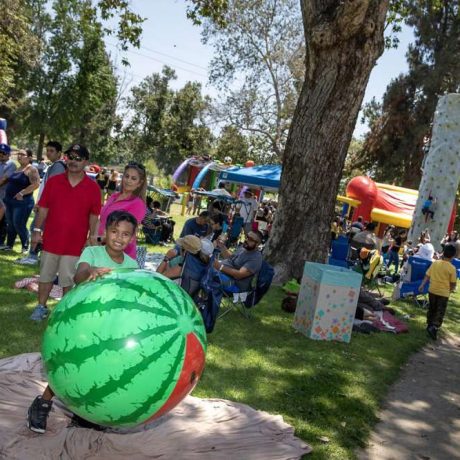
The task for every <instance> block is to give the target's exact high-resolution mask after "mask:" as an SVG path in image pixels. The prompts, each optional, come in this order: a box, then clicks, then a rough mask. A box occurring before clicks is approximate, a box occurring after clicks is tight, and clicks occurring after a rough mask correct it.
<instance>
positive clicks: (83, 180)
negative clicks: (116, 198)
mask: <svg viewBox="0 0 460 460" xmlns="http://www.w3.org/2000/svg"><path fill="white" fill-rule="evenodd" d="M65 153H66V155H67V162H66V163H67V171H66V172H65V173H63V174H59V175H57V176H54V177H51V178H50V179H49V180H48V181H47V183H46V186H45V188H44V189H43V193H42V195H41V198H40V201H39V202H38V215H37V218H36V221H35V227H34V229H33V233H32V246H33V247H34V246H36V245H37V243H39V242H43V252H42V257H41V261H40V282H39V289H38V305H37V307H36V308H35V310H34V311H33V313H32V316H31V317H30V319H32V320H34V321H41V320H42V319H44V318H46V316H47V315H48V313H49V311H48V308H47V306H46V303H47V301H48V297H49V294H50V292H51V288H52V287H53V281H54V279H55V278H56V275H57V274H59V285H60V286H61V287H62V288H63V291H64V294H65V293H66V292H68V291H69V290H70V289H71V288H72V286H73V284H74V282H73V277H74V275H75V266H76V263H77V261H78V258H79V257H80V254H81V252H82V250H83V247H84V246H85V243H86V242H87V241H88V243H89V244H92V245H96V244H97V241H96V236H95V235H96V229H97V222H98V216H99V212H100V210H101V196H100V191H99V187H98V185H97V184H96V182H94V181H92V180H91V179H90V178H89V177H88V176H87V175H86V173H85V166H86V165H87V164H88V160H89V152H88V150H87V149H86V147H84V146H83V145H79V144H74V145H72V146H71V147H69V149H67V150H66V152H65ZM45 221H46V226H45V229H44V231H43V232H42V228H43V224H44V223H45ZM88 232H89V233H88ZM42 234H43V235H42ZM93 235H94V236H93Z"/></svg>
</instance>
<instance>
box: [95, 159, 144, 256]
mask: <svg viewBox="0 0 460 460" xmlns="http://www.w3.org/2000/svg"><path fill="white" fill-rule="evenodd" d="M146 190H147V181H146V173H145V167H144V165H142V164H140V163H136V162H135V161H132V162H130V163H128V164H127V165H126V166H125V170H124V172H123V177H122V179H121V190H120V192H115V193H114V194H112V195H110V196H109V198H107V202H106V203H105V205H104V206H103V207H102V209H101V216H100V222H99V228H98V231H97V235H98V238H99V242H103V241H104V238H103V235H104V234H105V222H106V220H107V216H108V215H109V214H111V213H112V212H113V211H126V212H129V213H130V214H132V215H133V216H134V217H135V218H136V220H137V224H138V225H140V223H141V222H142V220H143V219H144V217H145V214H146V212H147V207H146V204H145V193H146ZM125 252H126V254H128V256H130V257H132V258H133V259H136V236H135V235H134V238H133V240H131V241H130V243H129V244H128V246H127V247H126V249H125Z"/></svg>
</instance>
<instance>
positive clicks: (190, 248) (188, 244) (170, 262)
mask: <svg viewBox="0 0 460 460" xmlns="http://www.w3.org/2000/svg"><path fill="white" fill-rule="evenodd" d="M210 244H211V246H212V243H210ZM201 249H202V242H201V240H200V238H198V237H197V236H195V235H187V236H184V237H183V238H178V239H177V241H176V246H175V247H174V248H172V249H170V250H169V251H168V252H167V253H166V255H165V257H164V258H163V260H162V262H161V263H160V265H159V266H158V268H157V273H161V274H162V275H164V276H166V277H167V278H169V279H178V278H180V277H181V275H182V270H183V266H184V261H185V259H186V257H187V255H189V254H190V255H192V256H193V257H196V258H199V259H201V260H202V262H203V263H208V262H209V256H206V255H205V254H202V253H201Z"/></svg>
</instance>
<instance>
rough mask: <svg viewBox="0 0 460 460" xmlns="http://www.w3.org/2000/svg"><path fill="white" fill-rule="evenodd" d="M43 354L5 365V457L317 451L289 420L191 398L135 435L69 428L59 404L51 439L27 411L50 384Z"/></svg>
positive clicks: (257, 455) (258, 455) (78, 459)
mask: <svg viewBox="0 0 460 460" xmlns="http://www.w3.org/2000/svg"><path fill="white" fill-rule="evenodd" d="M44 380H45V379H44V376H43V375H42V367H41V359H40V355H39V354H38V353H28V354H23V355H18V356H14V357H11V358H6V359H2V360H0V458H1V459H18V460H28V459H33V460H40V459H46V460H52V459H62V460H67V459H75V460H86V459H110V460H116V459H123V460H126V459H128V460H141V459H152V458H155V459H192V460H193V459H245V460H246V459H247V460H252V459H264V460H270V459H297V458H300V457H301V456H302V455H304V454H307V453H309V452H310V451H311V448H310V447H309V446H308V445H307V444H305V443H304V442H303V441H301V440H300V439H298V438H296V437H294V430H293V428H292V427H290V426H289V425H287V424H286V423H284V422H283V420H282V417H281V416H274V415H270V414H268V413H266V412H260V411H256V410H254V409H252V408H250V407H249V406H246V405H243V404H237V403H233V402H231V401H225V400H219V399H199V398H194V397H192V396H188V397H187V398H186V399H185V400H184V401H183V402H182V403H181V404H180V405H179V406H178V407H176V408H175V409H173V410H172V411H171V412H170V413H169V414H167V415H165V416H164V417H162V418H161V419H159V420H158V421H156V422H154V423H151V424H149V425H148V426H142V427H138V428H135V429H131V430H124V431H123V432H121V431H118V432H116V431H113V432H98V431H94V430H90V429H86V428H75V427H71V428H69V427H68V425H69V421H70V418H69V415H70V414H69V412H67V411H66V410H65V409H64V408H63V407H62V405H61V404H60V403H59V401H55V404H54V406H53V410H52V412H51V414H50V417H49V419H48V430H47V432H46V434H44V435H40V434H36V433H32V432H31V431H30V430H29V429H28V428H27V427H26V423H25V417H26V412H27V408H28V407H29V405H30V403H31V401H32V400H33V399H34V398H35V396H36V395H37V394H40V393H41V391H42V390H43V388H44V386H45V382H44Z"/></svg>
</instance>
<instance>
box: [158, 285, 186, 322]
mask: <svg viewBox="0 0 460 460" xmlns="http://www.w3.org/2000/svg"><path fill="white" fill-rule="evenodd" d="M170 286H171V284H170V283H166V282H165V283H164V284H163V287H164V288H165V290H166V291H167V292H168V294H169V295H170V296H171V298H172V299H173V300H174V302H176V305H177V306H178V307H179V313H180V314H181V315H182V314H184V313H185V310H184V309H183V308H182V306H183V305H181V302H179V299H178V298H177V295H176V293H175V292H174V291H173V290H172V289H170ZM181 299H182V301H183V304H184V305H185V300H184V296H181Z"/></svg>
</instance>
